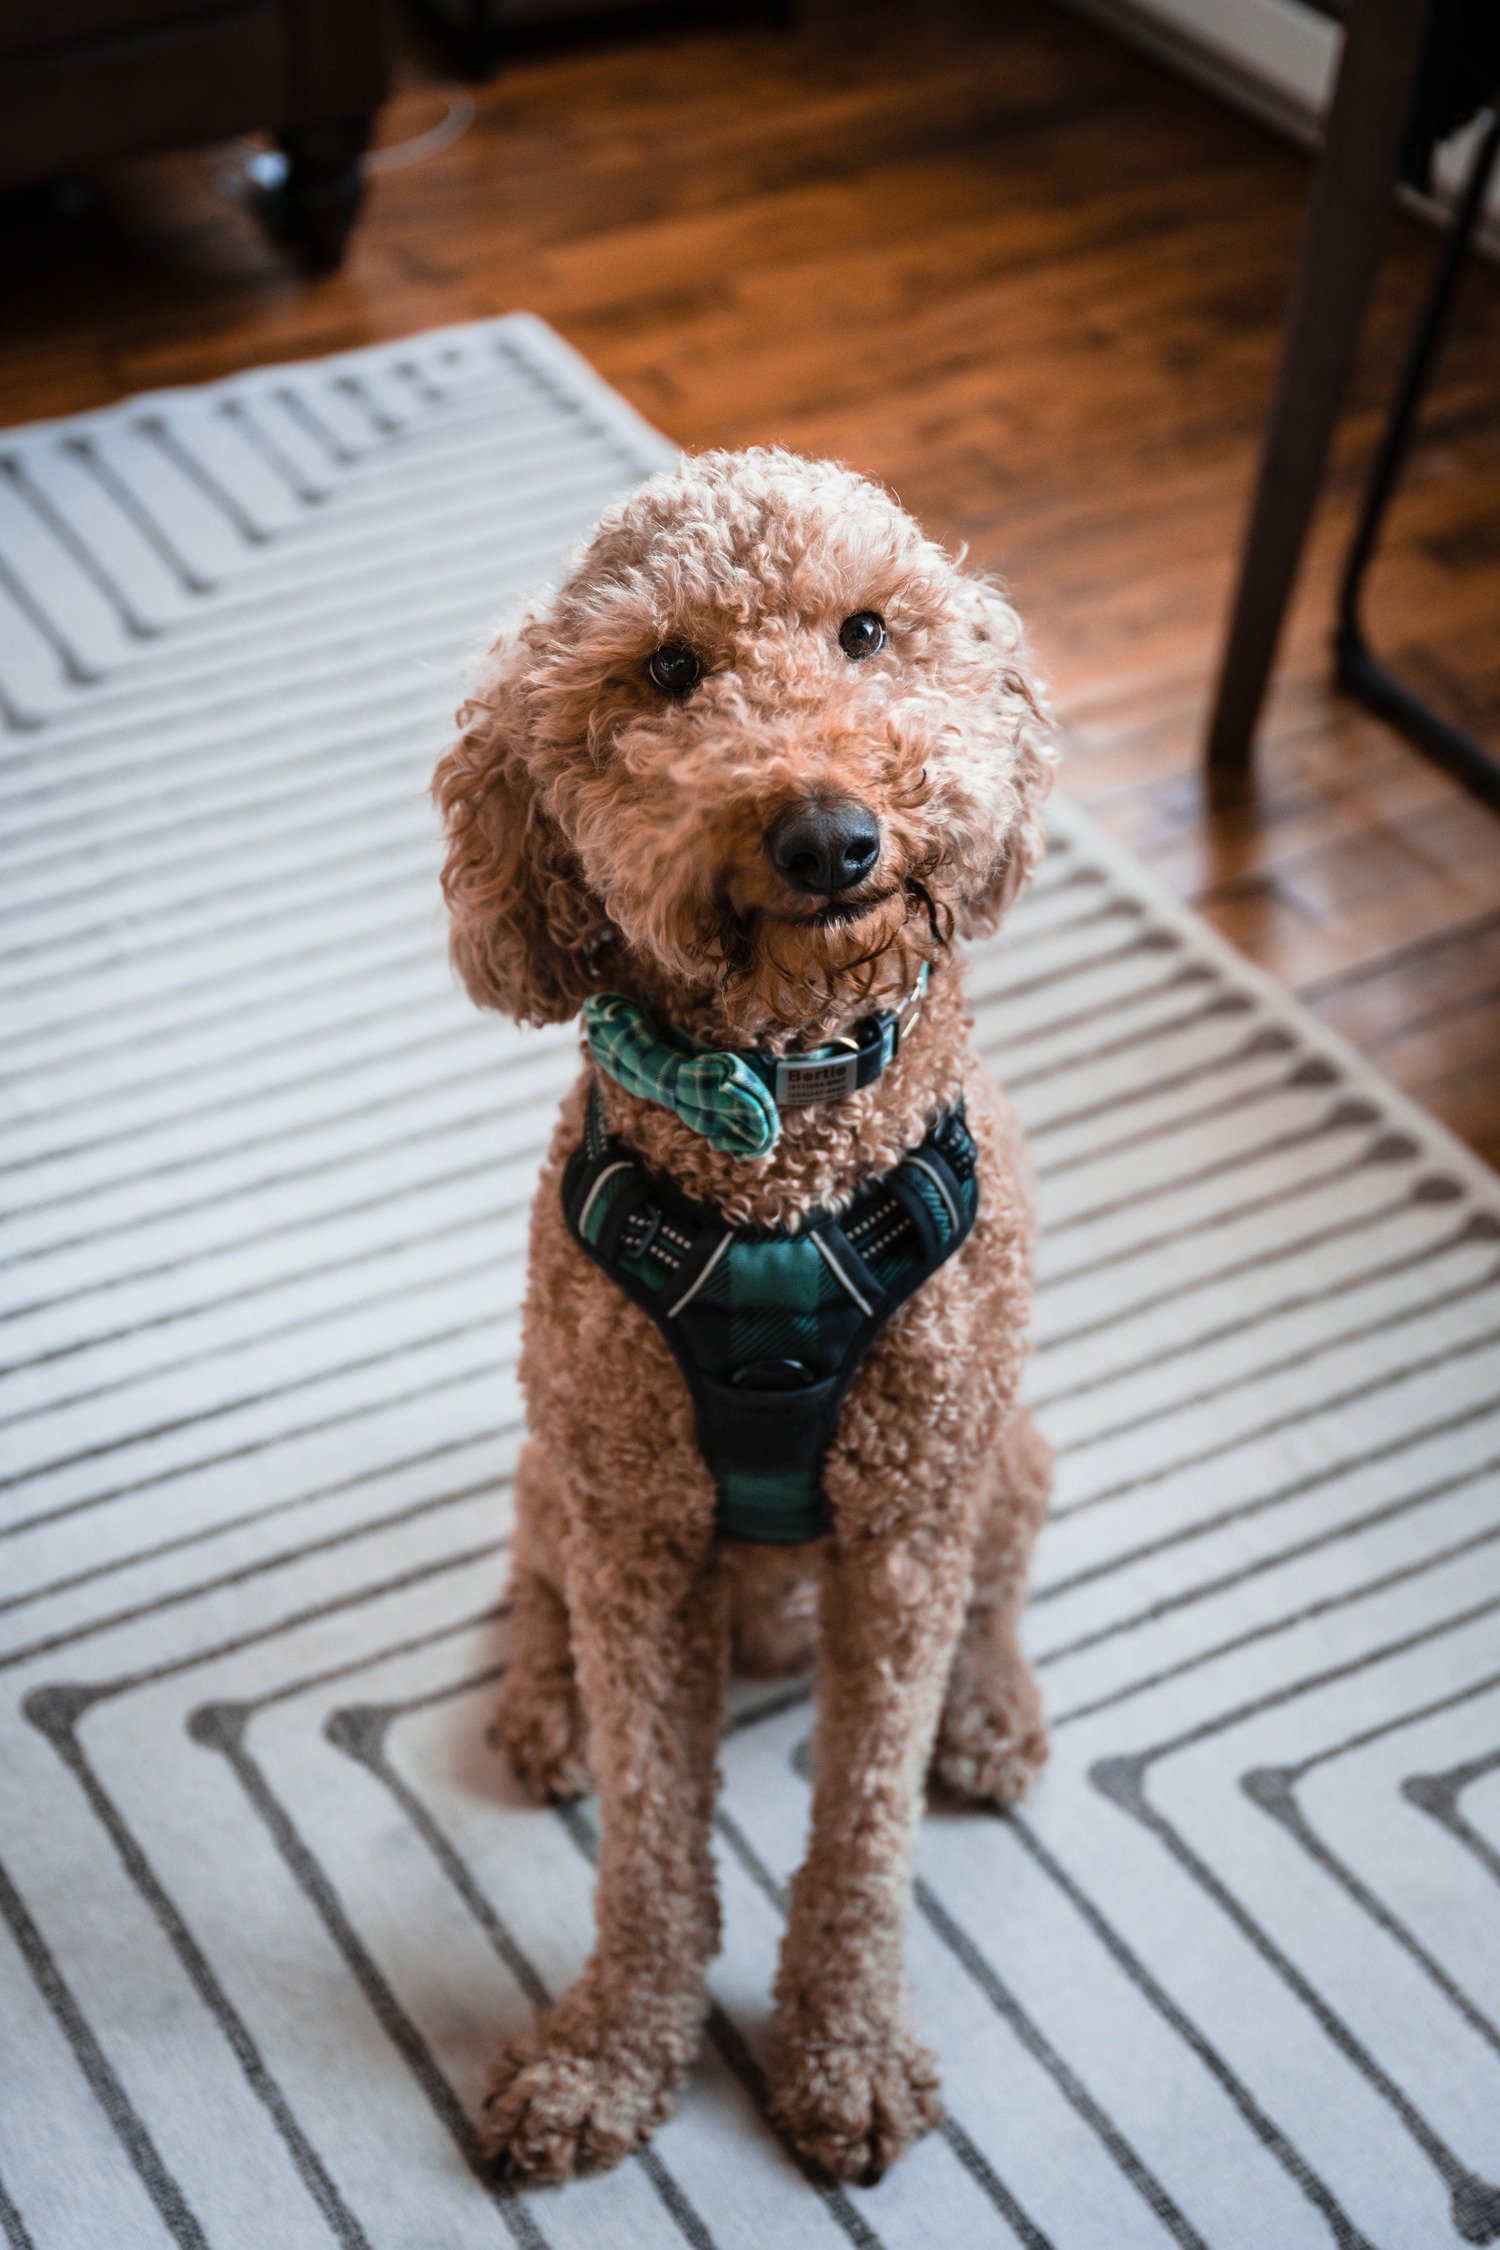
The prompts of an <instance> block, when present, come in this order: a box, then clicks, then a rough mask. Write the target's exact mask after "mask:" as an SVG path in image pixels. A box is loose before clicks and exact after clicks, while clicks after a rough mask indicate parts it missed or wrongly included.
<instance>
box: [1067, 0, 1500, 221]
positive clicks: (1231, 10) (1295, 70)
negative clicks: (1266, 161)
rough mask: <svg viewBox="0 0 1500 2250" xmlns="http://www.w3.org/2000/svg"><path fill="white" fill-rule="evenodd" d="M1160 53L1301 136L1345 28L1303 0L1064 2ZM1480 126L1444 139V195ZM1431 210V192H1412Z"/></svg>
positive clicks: (1324, 94)
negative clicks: (1416, 193) (1429, 195)
mask: <svg viewBox="0 0 1500 2250" xmlns="http://www.w3.org/2000/svg"><path fill="white" fill-rule="evenodd" d="M1066 4H1067V5H1068V6H1069V7H1071V8H1073V9H1074V10H1075V12H1076V13H1077V14H1079V15H1084V16H1089V17H1091V18H1092V19H1093V21H1094V22H1096V23H1099V24H1102V25H1104V26H1105V27H1106V28H1108V29H1109V30H1112V31H1116V32H1118V33H1119V34H1120V35H1121V37H1123V38H1126V39H1129V40H1130V41H1131V42H1132V44H1133V45H1135V46H1138V47H1141V48H1144V49H1145V50H1146V52H1147V53H1149V54H1152V55H1154V56H1156V58H1157V59H1158V60H1159V61H1162V62H1165V63H1167V64H1169V65H1170V66H1171V67H1173V68H1174V69H1177V70H1180V71H1182V72H1183V73H1184V75H1186V76H1188V77H1191V78H1194V79H1196V80H1198V82H1199V83H1200V84H1202V85H1205V86H1207V87H1209V88H1210V89H1211V90H1212V91H1213V92H1215V93H1218V94H1221V95H1223V96H1224V98H1225V99H1226V100H1228V101H1231V102H1234V103H1235V104H1236V105H1237V106H1238V107H1239V108H1241V109H1247V110H1249V111H1250V112H1251V113H1252V114H1253V115H1254V116H1257V117H1259V118H1261V119H1262V120H1263V121H1264V122H1265V123H1267V124H1269V125H1273V126H1275V127H1276V128H1277V129H1278V130H1280V131H1282V132H1285V133H1288V134H1290V135H1291V136H1292V137H1293V138H1294V139H1296V140H1299V141H1302V142H1304V143H1312V142H1314V141H1316V140H1317V139H1318V138H1319V137H1320V134H1321V126H1322V118H1323V113H1324V111H1325V110H1326V108H1327V106H1328V102H1329V99H1330V97H1331V95H1332V93H1333V82H1334V77H1335V74H1336V71H1337V67H1338V56H1339V48H1340V46H1341V44H1342V42H1343V36H1344V35H1343V31H1342V29H1341V27H1340V26H1339V25H1338V24H1336V23H1334V22H1332V21H1331V20H1330V18H1329V17H1327V16H1323V15H1319V14H1317V13H1316V11H1315V10H1313V9H1312V8H1307V7H1303V6H1301V5H1300V0H1066ZM1477 130H1478V128H1477V126H1469V127H1467V128H1466V129H1465V130H1464V131H1463V132H1462V133H1455V134H1454V136H1453V138H1452V139H1451V140H1449V141H1447V142H1445V143H1444V145H1443V147H1442V148H1441V149H1440V150H1439V152H1438V159H1437V164H1436V167H1435V178H1436V183H1437V187H1438V189H1439V193H1440V195H1441V196H1443V197H1446V196H1448V195H1451V193H1452V192H1453V188H1454V185H1455V183H1456V181H1457V180H1458V179H1459V178H1461V177H1462V174H1463V169H1464V165H1465V162H1466V159H1467V155H1468V151H1469V149H1470V147H1471V146H1472V143H1473V139H1474V135H1475V133H1476V131H1477ZM1404 199H1405V200H1406V201H1408V202H1410V203H1412V204H1414V205H1416V206H1417V207H1418V208H1424V207H1425V208H1426V209H1428V210H1429V211H1432V212H1434V215H1435V206H1434V204H1433V203H1432V202H1431V201H1430V199H1428V198H1426V197H1419V196H1405V197H1404ZM1481 240H1482V243H1483V247H1484V248H1485V249H1487V250H1488V251H1489V252H1490V254H1491V255H1492V256H1494V257H1500V180H1497V181H1496V182H1495V183H1494V184H1493V185H1492V187H1491V190H1490V200H1489V204H1488V207H1487V218H1486V223H1485V225H1484V228H1483V230H1482V235H1481Z"/></svg>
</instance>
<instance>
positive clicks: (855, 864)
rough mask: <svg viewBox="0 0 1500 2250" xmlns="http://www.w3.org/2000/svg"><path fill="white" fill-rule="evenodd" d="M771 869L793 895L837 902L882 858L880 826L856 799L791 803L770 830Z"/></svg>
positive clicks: (868, 809) (767, 839)
mask: <svg viewBox="0 0 1500 2250" xmlns="http://www.w3.org/2000/svg"><path fill="white" fill-rule="evenodd" d="M766 850H767V851H768V852H769V853H770V855H771V865H772V866H773V867H774V868H775V870H776V872H777V874H778V875H780V876H781V877H782V878H783V880H784V881H786V882H788V883H790V884H791V886H792V889H793V890H794V891H806V892H808V894H809V895H810V896H812V897H815V898H837V896H838V894H839V892H840V891H847V890H852V889H853V887H854V885H855V884H856V883H862V882H863V881H864V879H865V877H866V876H867V875H868V874H869V872H870V869H871V868H872V867H873V866H874V865H875V862H876V860H877V859H879V857H880V823H879V821H878V820H877V819H876V818H875V815H874V814H873V813H872V812H871V810H870V808H869V806H868V805H862V804H861V803H860V802H859V800H858V798H857V797H837V798H833V799H831V800H823V801H821V802H820V801H819V800H818V799H817V798H809V799H805V800H804V801H803V802H802V803H801V804H796V805H788V806H787V808H786V810H785V812H783V813H780V814H778V815H777V817H776V819H775V820H773V821H772V823H771V825H770V827H769V828H768V829H767V830H766Z"/></svg>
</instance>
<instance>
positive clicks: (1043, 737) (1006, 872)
mask: <svg viewBox="0 0 1500 2250" xmlns="http://www.w3.org/2000/svg"><path fill="white" fill-rule="evenodd" d="M968 593H969V598H970V603H971V611H970V614H971V617H972V620H973V627H974V633H975V637H976V639H977V640H978V641H979V642H980V643H981V645H982V647H983V648H984V651H985V655H986V657H987V660H988V661H989V663H990V664H991V665H992V666H993V674H992V678H993V685H992V687H991V690H990V692H991V694H992V695H993V697H994V699H995V703H996V706H997V708H996V711H995V721H996V726H995V733H994V735H993V736H992V737H991V741H990V745H989V754H990V756H991V757H994V756H996V755H998V756H1000V757H1001V758H1003V759H1004V761H1005V769H1006V771H1005V782H1004V786H1003V788H1002V789H1001V791H1000V793H999V796H998V799H997V801H996V804H995V814H996V820H995V844H996V849H995V851H994V853H993V856H992V857H991V858H990V860H989V863H988V865H987V866H986V867H985V868H984V869H983V870H982V872H981V874H980V876H979V880H978V881H977V882H976V883H975V884H974V885H973V886H972V887H971V888H970V889H969V891H968V893H967V895H966V896H965V898H964V900H963V902H962V906H961V908H960V914H959V928H960V931H961V933H962V935H963V936H965V937H987V936H988V935H989V933H990V932H991V930H993V929H995V928H996V927H997V926H998V925H999V923H1000V921H1001V920H1002V918H1003V917H1004V916H1005V915H1006V914H1007V913H1008V912H1009V910H1010V908H1011V906H1012V904H1013V903H1014V901H1015V900H1016V898H1017V897H1018V896H1019V895H1020V893H1021V892H1022V891H1023V890H1024V889H1025V888H1026V885H1027V884H1028V883H1029V882H1030V881H1031V878H1032V876H1033V875H1034V874H1035V872H1036V870H1037V867H1038V865H1039V864H1040V862H1041V858H1042V854H1043V852H1044V851H1045V850H1046V848H1047V836H1046V830H1045V828H1044V826H1043V823H1042V807H1043V805H1044V804H1045V803H1046V800H1047V792H1048V790H1049V789H1050V788H1051V787H1052V769H1053V766H1054V765H1055V763H1056V758H1057V751H1056V748H1055V745H1054V741H1053V728H1052V721H1051V717H1050V715H1049V713H1048V711H1047V707H1046V704H1045V702H1044V700H1043V695H1042V689H1041V685H1040V683H1039V681H1038V680H1037V679H1036V677H1035V675H1034V673H1033V671H1032V668H1031V652H1030V650H1029V649H1028V647H1027V645H1026V638H1025V635H1024V633H1023V632H1022V630H1021V621H1020V619H1019V618H1018V617H1017V615H1016V613H1015V611H1014V610H1013V609H1012V608H1011V606H1010V604H1009V602H1008V601H1007V600H1006V599H1005V597H1004V595H1003V594H1002V593H1001V592H1000V591H999V589H998V588H997V587H995V586H991V585H986V584H985V583H984V582H983V581H982V580H978V579H971V580H970V581H969V582H968Z"/></svg>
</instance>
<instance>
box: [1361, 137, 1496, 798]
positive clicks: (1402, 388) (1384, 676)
mask: <svg viewBox="0 0 1500 2250" xmlns="http://www.w3.org/2000/svg"><path fill="white" fill-rule="evenodd" d="M1497 155H1500V110H1496V111H1495V112H1494V113H1493V114H1492V115H1491V118H1490V122H1489V124H1488V126H1487V127H1486V129H1485V131H1484V132H1483V133H1482V134H1481V136H1480V140H1479V143H1478V146H1477V147H1476V149H1475V151H1474V157H1473V161H1472V163H1471V164H1470V166H1469V174H1468V178H1467V179H1466V181H1465V182H1464V188H1463V193H1462V195H1461V196H1460V197H1459V200H1458V203H1457V204H1456V206H1455V208H1454V213H1453V218H1452V220H1451V222H1450V224H1449V227H1448V233H1447V238H1446V240H1445V242H1444V244H1443V249H1442V254H1441V256H1440V257H1439V259H1438V263H1437V268H1436V271H1435V272H1434V274H1433V277H1432V284H1431V287H1430V288H1429V290H1428V293H1427V301H1426V303H1425V304H1424V306H1423V307H1422V314H1421V318H1420V319H1419V321H1418V322H1417V326H1416V331H1415V333H1414V334H1413V336H1412V340H1411V346H1410V349H1409V350H1408V353H1407V359H1406V365H1405V367H1404V368H1403V369H1402V371H1401V381H1400V383H1399V384H1398V386H1397V390H1396V397H1395V401H1394V403H1393V405H1392V407H1391V413H1390V419H1389V420H1388V422H1387V423H1386V427H1385V434H1384V436H1383V437H1382V439H1381V441H1380V447H1379V450H1378V452H1377V453H1376V456H1375V461H1374V464H1373V466H1372V468H1371V471H1370V481H1369V484H1368V485H1367V487H1366V489H1365V497H1364V504H1363V506H1362V508H1361V510H1360V517H1359V523H1358V525H1357V526H1356V529H1355V533H1354V538H1353V540H1352V542H1351V544H1350V548H1349V557H1348V560H1347V562H1346V563H1345V565H1344V578H1343V584H1342V586H1341V587H1340V589H1339V617H1338V625H1337V628H1336V630H1335V633H1334V642H1333V646H1334V657H1335V662H1336V665H1337V673H1338V683H1339V686H1340V687H1341V688H1344V689H1346V690H1347V692H1348V693H1349V694H1350V695H1354V696H1357V697H1358V698H1359V700H1360V702H1361V703H1364V704H1367V705H1368V706H1369V708H1370V709H1371V710H1372V711H1377V712H1379V714H1380V716H1381V717H1382V718H1385V719H1389V720H1390V721H1391V723H1392V725H1393V726H1396V727H1399V728H1400V730H1401V732H1402V733H1403V734H1405V735H1408V736H1410V738H1411V740H1412V741H1413V742H1414V743H1415V744H1416V745H1417V747H1418V748H1419V749H1421V750H1425V751H1426V752H1427V754H1428V756H1429V757H1432V758H1435V759H1437V760H1438V762H1439V763H1440V764H1442V765H1444V766H1446V767H1447V768H1448V770H1449V772H1450V773H1454V774H1456V775H1457V776H1458V779H1459V780H1460V781H1462V782H1463V783H1464V784H1465V786H1466V787H1467V788H1470V789H1472V790H1473V791H1474V792H1475V794H1476V795H1478V796H1481V797H1486V798H1488V800H1489V802H1490V803H1491V804H1493V805H1500V759H1497V758H1496V756H1495V755H1494V753H1493V752H1492V751H1490V750H1487V749H1486V748H1485V746H1484V744H1483V743H1481V742H1479V741H1476V739H1475V738H1474V736H1473V735H1471V734H1468V733H1466V732H1465V730H1464V729H1463V728H1462V727H1460V726H1457V725H1455V724H1454V722H1453V721H1452V720H1451V719H1445V718H1444V717H1443V715H1442V713H1441V712H1440V711H1435V710H1434V709H1433V708H1432V705H1431V704H1430V703H1428V702H1427V701H1426V700H1425V698H1424V697H1422V696H1420V695H1418V694H1417V692H1416V690H1415V688H1411V687H1408V686H1407V684H1406V682H1405V681H1404V680H1403V679H1401V678H1400V677H1399V675H1398V674H1397V673H1395V672H1393V671H1391V669H1390V668H1389V666H1388V665H1386V664H1384V663H1382V662H1381V660H1380V658H1379V657H1378V656H1377V655H1376V654H1375V652H1374V651H1373V649H1372V648H1371V647H1370V644H1369V642H1368V640H1367V639H1366V637H1365V631H1364V626H1363V623H1362V621H1361V618H1360V596H1361V594H1362V592H1363V590H1364V582H1365V576H1366V573H1367V572H1368V570H1369V567H1370V563H1371V560H1372V558H1373V556H1374V553H1375V546H1376V542H1377V540H1378V539H1379V537H1380V527H1381V525H1382V523H1383V522H1384V520H1385V514H1386V510H1387V508H1388V507H1389V506H1390V502H1391V495H1392V493H1393V492H1394V490H1395V485H1396V479H1397V477H1398V475H1399V474H1400V470H1401V464H1402V462H1403V461H1404V460H1405V458H1406V453H1407V449H1408V447H1409V445H1410V443H1411V436H1412V430H1413V426H1414V424H1415V421H1416V414H1417V408H1418V405H1419V404H1420V402H1421V398H1422V394H1423V392H1424V391H1425V389H1426V387H1427V378H1428V374H1429V372H1430V370H1431V367H1432V362H1433V359H1434V357H1435V355H1436V353H1437V349H1438V346H1439V344H1440V343H1441V341H1442V338H1443V334H1444V331H1445V329H1446V327H1447V324H1448V314H1449V312H1450V310H1451V307H1452V302H1453V292H1454V288H1455V285H1456V284H1457V281H1458V275H1459V269H1460V267H1461V266H1462V264H1463V257H1464V252H1465V250H1466V249H1467V248H1468V245H1469V242H1470V240H1471V238H1472V236H1473V233H1474V229H1475V226H1476V225H1477V224H1478V221H1479V215H1480V213H1481V211H1482V210H1483V209H1484V199H1485V196H1486V194H1487V192H1488V189H1489V184H1490V179H1491V177H1492V175H1493V173H1494V169H1495V159H1496V157H1497Z"/></svg>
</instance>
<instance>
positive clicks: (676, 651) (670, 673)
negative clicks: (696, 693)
mask: <svg viewBox="0 0 1500 2250" xmlns="http://www.w3.org/2000/svg"><path fill="white" fill-rule="evenodd" d="M646 677H647V679H648V680H649V681H650V682H651V685H652V686H653V687H654V688H658V689H660V691H661V693H662V694H663V695H686V694H687V692H688V690H689V688H695V687H696V686H697V685H698V682H699V681H700V680H701V679H702V677H703V666H702V665H701V664H700V663H699V662H698V659H697V657H696V656H694V654H693V652H692V650H691V649H690V648H686V647H684V645H683V643H682V642H681V641H664V642H663V644H662V646H661V647H660V648H659V649H657V651H656V652H655V654H654V655H652V656H648V657H647V659H646Z"/></svg>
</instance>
